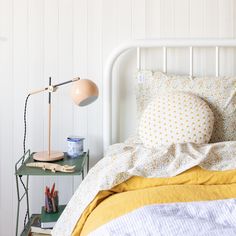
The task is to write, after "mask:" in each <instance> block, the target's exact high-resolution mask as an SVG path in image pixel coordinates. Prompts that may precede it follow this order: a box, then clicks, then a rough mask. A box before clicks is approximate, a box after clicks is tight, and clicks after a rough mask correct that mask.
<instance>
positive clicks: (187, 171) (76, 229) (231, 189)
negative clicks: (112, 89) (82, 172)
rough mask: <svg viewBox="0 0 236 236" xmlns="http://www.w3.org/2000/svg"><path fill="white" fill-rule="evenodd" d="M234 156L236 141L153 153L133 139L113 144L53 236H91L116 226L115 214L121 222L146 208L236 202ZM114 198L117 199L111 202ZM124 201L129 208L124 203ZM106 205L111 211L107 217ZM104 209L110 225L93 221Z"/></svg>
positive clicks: (174, 146)
mask: <svg viewBox="0 0 236 236" xmlns="http://www.w3.org/2000/svg"><path fill="white" fill-rule="evenodd" d="M235 153H236V142H222V143H215V144H201V145H200V144H194V143H184V144H182V143H181V144H172V145H166V146H165V145H161V146H158V147H156V148H152V149H148V148H145V147H144V146H143V145H142V144H141V143H140V141H139V140H138V139H137V138H134V139H131V140H129V141H127V142H126V143H120V144H115V145H112V146H111V147H110V148H109V150H108V152H107V154H106V155H105V157H104V158H103V159H101V160H100V161H99V162H98V163H97V164H96V165H95V166H94V167H93V168H92V169H91V170H90V171H89V173H88V175H87V176H86V178H85V179H84V181H83V182H82V183H81V185H80V186H79V188H78V189H77V191H76V192H75V194H74V195H73V197H72V198H71V200H70V201H69V203H68V204H67V207H66V208H65V210H64V212H63V213H62V215H61V217H60V218H59V220H58V221H57V223H56V225H55V227H54V228H53V230H52V235H57V236H60V235H71V234H73V235H80V233H81V234H83V235H86V234H87V233H88V232H92V231H94V230H96V229H98V228H99V227H100V225H98V224H97V223H96V222H97V221H99V220H100V219H101V223H102V224H103V223H108V222H109V221H111V220H112V217H111V218H109V217H110V214H111V213H112V214H113V213H114V212H118V213H116V215H115V218H116V217H119V216H121V215H122V214H127V213H128V212H130V211H132V210H135V208H136V207H137V208H140V207H143V205H144V206H145V205H150V204H160V203H168V202H169V203H173V202H191V201H202V200H208V201H209V200H218V199H227V198H228V199H230V198H232V199H233V198H236V187H235V186H236V179H235V178H236V171H234V169H236V160H235ZM142 192H143V193H142ZM130 194H131V195H130ZM132 194H134V195H132ZM135 194H136V195H135ZM137 196H140V198H139V197H137ZM112 199H116V200H114V202H113V203H112V202H110V201H112ZM119 199H120V200H119ZM122 199H126V200H127V202H128V203H129V204H122V202H123V200H122ZM136 199H137V201H136ZM149 199H150V200H151V201H149ZM168 199H169V201H168ZM139 200H140V201H141V203H144V204H143V205H142V204H141V205H140V203H139ZM119 201H120V202H121V205H120V206H123V208H124V209H123V210H124V211H123V210H122V211H121V212H120V210H118V211H116V210H115V206H116V205H117V208H118V209H122V207H119V206H118V205H119V204H118V202H119ZM109 202H110V205H109ZM106 203H107V204H108V205H106ZM131 203H132V204H131ZM103 206H109V207H108V208H110V209H111V208H112V211H109V212H108V214H106V211H105V210H102V207H103ZM100 207H101V212H102V215H103V216H104V218H103V219H105V221H103V220H102V217H95V218H94V219H96V220H90V217H91V219H92V216H93V215H94V214H96V212H98V210H99V209H100ZM129 207H130V208H129ZM113 209H114V210H113ZM119 212H120V213H119ZM120 214H121V215H120ZM107 215H108V216H107ZM107 220H108V221H107ZM89 222H95V224H97V225H95V227H94V226H91V225H90V224H89ZM91 230H92V231H91ZM94 232H95V231H94Z"/></svg>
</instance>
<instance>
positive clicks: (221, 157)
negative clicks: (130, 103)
mask: <svg viewBox="0 0 236 236" xmlns="http://www.w3.org/2000/svg"><path fill="white" fill-rule="evenodd" d="M235 46H236V40H137V41H132V42H129V43H125V44H123V45H121V46H120V47H118V48H116V49H115V50H114V51H113V53H112V54H111V55H110V57H109V58H108V62H107V64H106V67H105V70H104V91H103V93H104V100H103V104H104V110H103V112H104V113H103V121H104V123H103V128H104V131H103V133H104V140H103V144H104V153H105V154H104V158H102V159H101V160H100V161H99V162H98V163H97V164H96V165H95V166H94V167H93V168H92V169H91V170H90V171H89V173H88V175H87V176H86V178H85V179H84V181H83V182H82V183H81V185H80V186H79V188H78V189H77V191H76V192H75V194H74V195H73V197H72V198H71V200H70V202H69V203H68V205H67V207H66V209H65V210H64V212H63V214H62V215H61V217H60V218H59V220H58V222H57V224H56V225H55V227H54V228H53V231H52V235H57V236H60V235H64V236H65V235H93V236H97V235H168V236H169V235H170V236H171V235H236V142H235V141H236V133H235V132H236V118H235V117H236V98H235V95H236V78H235V77H220V76H219V50H220V48H221V47H235ZM153 47H161V48H163V70H162V71H157V72H152V71H146V70H140V61H141V60H140V57H141V48H153ZM169 47H177V48H178V47H187V48H189V62H190V63H189V74H188V75H187V76H179V75H169V74H168V73H167V48H169ZM196 47H213V48H215V65H216V68H215V76H214V77H195V76H194V75H193V54H194V48H196ZM130 49H137V74H136V77H137V81H138V84H137V88H136V92H137V103H138V114H139V115H138V116H139V126H138V128H137V134H136V135H134V136H132V137H130V138H129V139H128V140H126V141H125V142H123V143H117V144H113V145H111V144H112V129H111V127H112V116H111V114H112V109H111V108H112V107H111V100H112V97H111V89H110V88H111V81H112V77H113V76H112V69H113V65H114V64H115V61H116V60H117V58H118V57H119V56H120V55H121V54H122V53H124V52H126V51H127V50H130Z"/></svg>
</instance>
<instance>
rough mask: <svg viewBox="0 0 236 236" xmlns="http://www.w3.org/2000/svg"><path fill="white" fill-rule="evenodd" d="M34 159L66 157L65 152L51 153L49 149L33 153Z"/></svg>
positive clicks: (55, 159)
mask: <svg viewBox="0 0 236 236" xmlns="http://www.w3.org/2000/svg"><path fill="white" fill-rule="evenodd" d="M33 158H34V160H36V161H47V162H48V161H49V162H50V161H58V160H61V159H63V158H64V153H63V152H57V151H51V153H50V155H49V154H48V151H43V152H36V153H35V154H34V155H33Z"/></svg>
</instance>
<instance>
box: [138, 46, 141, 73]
mask: <svg viewBox="0 0 236 236" xmlns="http://www.w3.org/2000/svg"><path fill="white" fill-rule="evenodd" d="M137 70H138V71H140V70H141V49H140V47H137Z"/></svg>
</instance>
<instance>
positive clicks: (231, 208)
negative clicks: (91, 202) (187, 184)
mask: <svg viewBox="0 0 236 236" xmlns="http://www.w3.org/2000/svg"><path fill="white" fill-rule="evenodd" d="M142 222H145V224H142ZM127 225H128V226H129V227H127ZM89 235H90V236H100V235H143V236H145V235H168V236H176V235H188V236H191V235H195V236H196V235H216V236H217V235H218V236H222V235H224V236H234V235H236V199H229V200H218V201H206V202H190V203H184V204H183V203H176V204H159V205H149V206H144V207H141V208H139V209H137V210H135V211H132V212H130V213H128V214H126V215H124V216H121V217H119V218H117V219H115V220H112V221H111V222H109V223H107V224H105V225H103V226H101V227H99V228H98V229H96V230H95V231H93V232H91V233H90V234H89Z"/></svg>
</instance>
